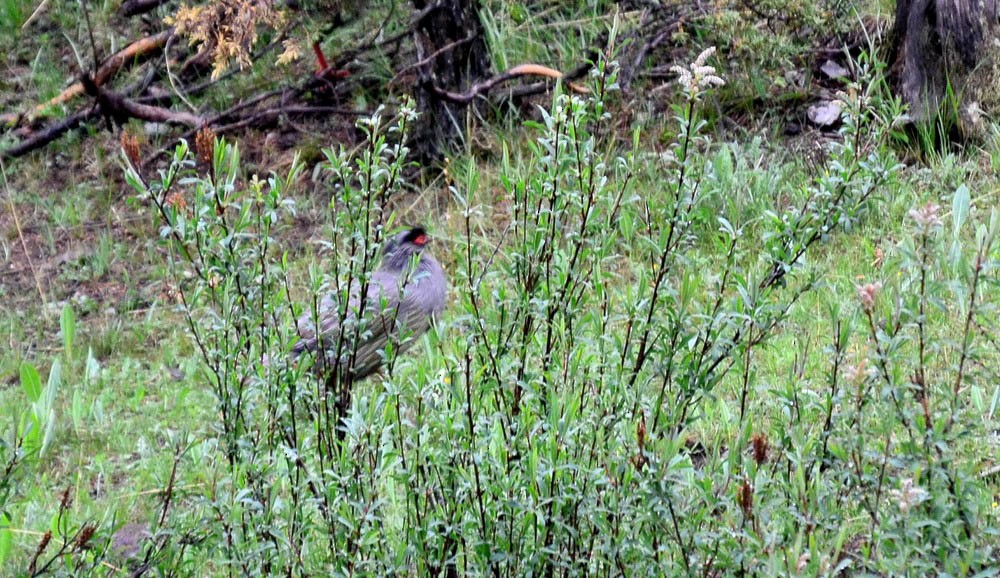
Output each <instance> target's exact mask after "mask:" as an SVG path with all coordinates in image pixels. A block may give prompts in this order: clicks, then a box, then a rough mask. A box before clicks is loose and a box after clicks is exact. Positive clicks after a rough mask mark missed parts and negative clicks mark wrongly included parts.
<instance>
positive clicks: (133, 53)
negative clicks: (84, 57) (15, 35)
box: [0, 28, 174, 126]
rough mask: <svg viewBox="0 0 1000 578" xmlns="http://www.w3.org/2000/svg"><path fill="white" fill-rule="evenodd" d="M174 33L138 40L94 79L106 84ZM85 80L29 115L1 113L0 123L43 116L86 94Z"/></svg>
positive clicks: (107, 61)
mask: <svg viewBox="0 0 1000 578" xmlns="http://www.w3.org/2000/svg"><path fill="white" fill-rule="evenodd" d="M173 34H174V29H173V28H168V29H166V30H164V31H162V32H159V33H157V34H154V35H153V36H147V37H146V38H142V39H139V40H136V41H135V42H133V43H132V44H129V45H128V46H126V47H125V48H123V49H121V50H119V51H118V52H116V53H115V54H113V55H111V56H110V57H109V58H107V59H106V60H105V61H104V62H103V63H102V64H101V67H100V68H99V69H98V70H97V74H95V75H94V77H93V81H94V83H95V84H97V85H98V86H101V85H104V84H106V83H107V82H108V81H109V80H111V78H112V77H113V76H114V75H115V74H117V72H118V71H119V70H121V68H122V67H123V66H125V65H126V64H127V63H129V62H133V61H135V60H137V59H140V58H144V57H150V56H153V55H155V54H156V53H157V52H158V51H159V50H161V49H162V48H163V47H164V46H165V45H166V44H167V40H168V39H170V37H171V36H173ZM84 92H85V91H84V87H83V82H82V81H81V82H74V83H73V84H72V85H71V86H69V88H67V89H66V90H64V91H62V92H61V93H60V94H59V95H57V96H56V97H54V98H52V99H51V100H49V101H48V102H46V103H43V104H39V105H37V106H35V108H33V109H32V110H31V112H29V113H28V114H27V115H24V114H19V113H11V114H4V115H0V123H2V124H8V125H14V126H17V123H19V122H21V121H26V122H32V121H33V120H34V119H35V118H37V117H39V116H42V115H43V114H44V113H45V111H46V110H48V109H49V108H50V107H55V106H59V105H62V104H65V103H67V102H69V101H70V100H72V99H74V98H76V97H77V96H80V95H82V94H84Z"/></svg>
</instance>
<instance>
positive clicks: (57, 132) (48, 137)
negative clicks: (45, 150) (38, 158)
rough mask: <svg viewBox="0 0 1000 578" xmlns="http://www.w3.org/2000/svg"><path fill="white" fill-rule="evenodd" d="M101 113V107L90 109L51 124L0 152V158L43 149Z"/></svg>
mask: <svg viewBox="0 0 1000 578" xmlns="http://www.w3.org/2000/svg"><path fill="white" fill-rule="evenodd" d="M100 113H101V111H100V108H99V107H90V108H88V109H85V110H82V111H79V112H76V113H74V114H72V115H70V116H67V117H66V118H64V119H62V120H61V121H59V122H57V123H55V124H51V125H49V126H47V127H45V128H44V129H42V130H40V131H38V132H36V133H34V134H33V135H32V136H31V137H29V138H27V139H25V140H23V141H21V142H19V143H17V144H16V145H14V146H12V147H10V148H7V149H4V150H3V151H0V156H2V157H3V158H15V157H19V156H22V155H25V154H27V153H29V152H31V151H33V150H35V149H39V148H42V147H43V146H45V145H47V144H49V143H50V142H52V141H54V140H56V139H57V138H59V137H61V136H62V135H63V134H65V133H67V132H69V131H71V130H73V129H75V128H76V127H78V126H80V124H81V123H83V122H85V121H89V120H91V119H93V118H97V117H98V116H99V115H100Z"/></svg>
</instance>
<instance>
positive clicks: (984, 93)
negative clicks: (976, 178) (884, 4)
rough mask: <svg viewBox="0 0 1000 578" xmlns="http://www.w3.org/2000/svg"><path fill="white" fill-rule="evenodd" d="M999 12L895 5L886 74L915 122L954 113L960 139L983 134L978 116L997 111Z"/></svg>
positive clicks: (969, 5) (916, 1)
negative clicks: (908, 107) (997, 28)
mask: <svg viewBox="0 0 1000 578" xmlns="http://www.w3.org/2000/svg"><path fill="white" fill-rule="evenodd" d="M997 8H998V6H997V1H996V0H898V1H897V3H896V21H895V24H894V27H893V32H892V40H891V45H890V52H889V63H890V66H891V68H890V72H891V77H892V79H893V81H894V84H895V86H896V90H897V93H898V94H899V95H900V96H901V97H902V98H903V101H904V102H906V103H907V104H909V106H910V116H911V117H912V118H913V119H914V121H917V122H923V121H929V120H938V119H941V118H943V116H948V115H951V116H952V117H953V116H955V115H954V112H955V111H956V110H957V112H958V115H957V116H958V118H954V119H953V120H954V121H955V122H957V125H958V126H957V128H958V130H959V133H960V134H961V136H963V137H964V136H971V135H975V134H977V133H979V132H980V131H981V130H982V129H983V126H982V125H983V124H984V123H983V122H982V121H981V120H980V119H981V116H982V114H981V112H982V111H991V110H992V111H996V110H1000V106H998V105H1000V96H998V94H1000V66H998V60H1000V59H998V56H1000V48H998V47H997V46H996V43H995V42H993V40H995V39H996V38H997V36H996V34H995V32H996V24H997V22H998V13H997ZM952 107H954V108H952ZM942 115H943V116H942Z"/></svg>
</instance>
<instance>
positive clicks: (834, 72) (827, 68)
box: [819, 60, 851, 80]
mask: <svg viewBox="0 0 1000 578" xmlns="http://www.w3.org/2000/svg"><path fill="white" fill-rule="evenodd" d="M819 69H820V71H821V72H822V73H823V74H825V75H826V76H827V77H829V78H832V79H834V80H836V79H838V78H845V77H847V76H849V75H850V74H851V71H850V70H847V69H846V68H844V67H843V66H841V65H839V64H837V63H836V62H834V61H832V60H827V61H826V62H824V63H823V66H820V67H819Z"/></svg>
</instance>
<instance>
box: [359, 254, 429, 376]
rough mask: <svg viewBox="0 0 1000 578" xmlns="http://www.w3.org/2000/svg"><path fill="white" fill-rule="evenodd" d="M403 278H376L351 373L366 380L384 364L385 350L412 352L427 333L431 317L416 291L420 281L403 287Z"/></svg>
mask: <svg viewBox="0 0 1000 578" xmlns="http://www.w3.org/2000/svg"><path fill="white" fill-rule="evenodd" d="M398 283H399V278H398V276H397V275H395V274H392V273H383V272H381V271H379V272H376V273H375V274H373V275H372V284H371V286H370V288H369V291H368V299H367V307H366V310H365V317H364V318H365V320H366V325H365V326H363V327H362V328H361V335H360V338H359V340H358V344H357V345H358V349H357V355H356V356H355V362H354V367H353V368H352V370H351V373H352V374H353V375H354V377H355V378H362V377H365V376H366V375H369V374H371V373H372V372H374V371H375V370H376V369H378V367H379V366H380V365H382V362H383V359H384V356H385V353H384V351H385V349H386V347H387V346H388V345H389V343H390V340H391V343H392V348H393V353H394V354H395V355H398V354H400V353H402V352H404V351H406V350H407V349H409V348H410V347H411V346H412V345H413V343H414V341H415V339H416V338H417V337H419V336H420V335H421V334H423V333H424V332H425V331H427V328H428V327H429V326H430V317H429V316H428V314H427V309H426V307H424V306H422V303H420V301H419V299H420V296H419V293H418V292H416V291H415V289H416V287H417V284H418V283H419V279H412V278H411V279H410V280H408V282H407V283H406V285H405V287H402V288H401V287H399V286H398Z"/></svg>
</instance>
